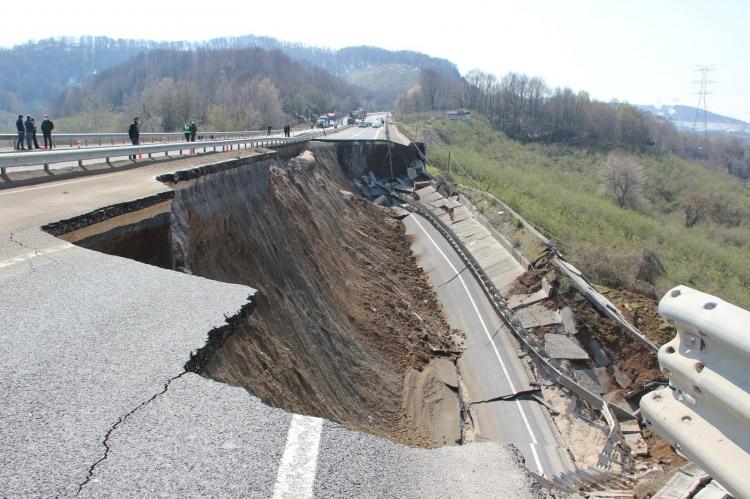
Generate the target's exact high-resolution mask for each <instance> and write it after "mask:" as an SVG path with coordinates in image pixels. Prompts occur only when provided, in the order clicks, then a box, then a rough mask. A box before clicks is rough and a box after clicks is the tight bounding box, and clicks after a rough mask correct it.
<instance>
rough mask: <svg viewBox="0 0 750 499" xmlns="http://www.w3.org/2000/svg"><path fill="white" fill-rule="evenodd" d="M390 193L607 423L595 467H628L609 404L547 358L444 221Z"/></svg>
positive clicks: (544, 364) (550, 369) (548, 367)
mask: <svg viewBox="0 0 750 499" xmlns="http://www.w3.org/2000/svg"><path fill="white" fill-rule="evenodd" d="M391 195H392V196H394V197H396V198H398V199H400V200H401V201H403V202H404V203H406V204H407V205H408V206H410V207H411V208H412V209H413V210H414V211H416V212H417V213H419V214H420V215H422V216H423V217H425V218H426V219H427V220H428V221H429V222H430V223H431V224H432V225H433V226H434V227H435V228H436V229H437V230H438V231H439V232H440V233H441V234H442V235H443V237H444V238H445V239H446V241H448V243H449V244H450V245H451V246H452V247H453V249H454V250H455V251H456V253H457V254H458V256H459V257H460V258H461V259H462V260H463V261H464V263H465V264H466V267H467V268H468V269H469V271H470V272H471V273H472V274H473V275H474V277H475V278H476V279H477V281H478V283H479V285H480V287H481V288H482V290H483V291H484V294H485V296H487V298H488V299H489V302H490V304H491V305H492V308H493V309H494V310H495V313H496V314H497V315H498V316H499V317H500V319H501V320H502V321H503V322H504V323H505V325H506V326H508V329H509V330H510V331H511V333H512V334H513V336H514V337H515V338H516V339H517V340H518V341H519V342H520V343H521V346H522V348H523V349H524V350H525V351H527V352H528V353H529V354H531V355H532V357H533V358H534V359H535V361H536V364H537V365H538V366H539V367H540V368H542V369H544V370H545V371H546V372H547V373H548V374H549V375H550V376H551V377H552V379H554V380H555V381H556V382H557V383H559V384H560V385H561V386H564V387H565V388H567V389H568V390H570V391H571V392H573V393H574V394H575V395H576V396H577V397H579V398H580V399H581V400H584V401H586V402H588V403H589V404H591V405H592V406H593V407H595V408H596V409H597V410H599V411H600V412H601V414H602V416H603V417H604V420H605V421H606V422H607V426H608V428H609V433H608V434H607V439H606V441H605V444H604V448H603V449H602V452H601V453H600V454H599V460H598V463H597V466H599V467H600V468H610V467H611V464H612V463H613V462H616V463H618V464H620V465H621V466H623V468H628V467H630V466H631V464H632V462H631V461H632V460H631V458H630V449H629V448H628V445H627V444H626V443H625V439H624V437H623V434H622V431H621V429H620V422H619V421H618V420H617V418H616V417H615V416H614V414H612V409H611V408H610V404H609V403H608V402H607V401H605V400H604V399H603V398H602V397H600V396H599V395H597V394H595V393H593V392H591V391H590V390H588V389H586V388H585V387H583V386H581V385H580V384H579V383H577V382H576V381H575V380H574V379H573V378H571V377H570V376H568V375H567V374H565V373H564V372H563V370H562V367H561V366H560V365H559V362H557V361H555V360H554V359H551V358H549V356H548V355H547V354H546V352H545V351H544V348H543V347H542V345H541V344H539V341H538V340H537V339H536V338H535V337H534V336H533V335H532V334H529V332H528V331H527V330H526V328H524V327H523V325H522V324H521V322H520V321H519V320H518V319H516V318H515V317H514V316H513V312H512V311H511V310H510V308H508V306H507V304H506V302H505V299H504V298H503V297H502V294H501V293H500V291H499V290H498V289H497V288H496V287H495V284H494V283H493V282H492V280H491V279H490V277H489V276H488V275H487V273H486V272H485V271H484V270H483V269H482V266H481V265H479V262H477V261H476V259H475V258H474V256H473V255H472V254H471V252H470V251H469V249H468V248H466V246H465V245H464V244H463V242H461V240H460V239H459V237H458V236H457V235H456V234H455V233H454V232H453V230H452V229H451V228H450V227H448V226H447V224H445V222H443V221H442V220H440V218H439V217H436V216H435V215H434V214H433V213H432V212H430V210H429V209H428V208H427V207H426V206H424V205H423V204H422V203H420V202H419V201H414V200H412V199H410V198H408V197H407V196H404V195H402V194H400V193H396V192H393V193H392V194H391ZM618 451H619V452H620V455H621V456H622V459H621V460H619V461H618V460H617V459H615V457H614V454H615V453H616V452H618Z"/></svg>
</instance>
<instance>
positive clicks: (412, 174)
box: [406, 166, 417, 180]
mask: <svg viewBox="0 0 750 499" xmlns="http://www.w3.org/2000/svg"><path fill="white" fill-rule="evenodd" d="M406 174H407V175H408V176H409V178H410V179H412V180H414V179H415V178H417V169H416V168H412V167H411V166H409V167H407V168H406Z"/></svg>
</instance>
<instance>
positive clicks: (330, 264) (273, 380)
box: [174, 145, 461, 445]
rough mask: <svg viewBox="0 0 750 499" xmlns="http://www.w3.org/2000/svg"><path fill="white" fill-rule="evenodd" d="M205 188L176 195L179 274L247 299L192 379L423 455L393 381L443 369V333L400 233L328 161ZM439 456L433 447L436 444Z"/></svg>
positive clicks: (260, 170) (318, 157)
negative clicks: (242, 287) (218, 283)
mask: <svg viewBox="0 0 750 499" xmlns="http://www.w3.org/2000/svg"><path fill="white" fill-rule="evenodd" d="M314 152H315V157H314V158H313V159H312V160H311V159H310V158H311V157H312V156H310V155H306V156H305V158H306V159H297V160H292V161H291V162H290V163H289V164H284V165H282V164H279V163H273V164H267V165H258V166H257V167H256V168H254V170H253V171H246V170H241V169H238V170H237V171H234V172H231V173H224V174H219V175H211V176H208V177H206V179H205V181H199V182H198V183H196V184H195V185H192V186H190V187H188V188H186V189H185V190H183V191H179V192H178V193H177V194H176V196H175V206H174V212H175V215H176V218H177V219H178V224H177V225H178V229H179V230H178V232H181V233H184V234H185V235H184V240H185V241H186V242H185V243H184V244H183V246H184V248H183V251H184V253H185V256H184V260H185V264H186V266H187V267H188V268H189V269H190V270H191V271H192V272H194V273H196V274H198V275H202V276H205V277H209V278H212V279H217V280H222V281H228V282H235V283H242V284H247V285H249V286H252V287H254V288H256V289H258V295H257V298H256V301H257V303H256V306H255V309H254V311H253V313H252V314H250V315H249V316H248V317H247V318H246V319H245V320H244V321H243V322H242V324H240V325H239V326H238V327H237V328H236V330H235V331H234V332H233V334H231V335H230V336H229V337H227V338H226V339H225V340H224V342H223V344H221V345H219V346H218V348H217V349H216V351H215V352H213V355H212V356H211V357H210V360H209V361H208V363H207V364H206V365H205V366H204V367H203V369H202V374H204V375H206V376H209V377H211V378H214V379H217V380H220V381H223V382H227V383H230V384H235V385H240V386H244V387H246V388H247V389H248V390H250V391H251V392H252V393H254V394H256V395H258V396H259V397H260V398H261V399H263V400H264V401H265V402H267V403H269V404H271V405H275V406H279V407H283V408H285V409H289V410H292V411H294V412H299V413H303V414H311V415H317V416H322V417H326V418H329V419H332V420H335V421H338V422H341V423H343V424H346V425H347V426H350V427H352V428H355V429H358V430H364V431H369V432H373V433H376V434H379V435H382V436H385V437H388V438H391V439H394V440H397V441H399V442H402V443H407V444H411V445H435V444H437V443H439V442H435V441H434V440H433V439H431V438H430V437H429V432H428V431H427V429H426V428H424V425H423V424H422V423H421V422H415V421H413V420H412V419H410V418H409V417H408V416H407V415H406V412H405V410H404V408H403V407H404V404H403V400H402V398H403V396H404V393H407V392H408V393H413V391H411V392H410V391H409V390H406V391H404V390H403V388H404V387H403V380H404V375H405V374H406V373H407V371H409V370H417V371H419V370H421V369H423V368H424V367H425V365H427V363H428V362H429V361H430V360H431V359H433V358H435V357H436V356H447V357H448V358H449V359H450V358H451V356H452V355H454V354H452V353H451V352H456V351H458V350H459V349H460V345H459V343H460V340H461V335H460V333H458V332H456V331H452V330H451V329H450V328H449V326H448V324H447V322H446V321H445V319H444V317H443V315H442V312H441V307H440V305H439V303H438V301H437V298H436V296H435V294H434V292H433V290H432V288H431V287H430V285H429V282H428V281H427V279H426V277H425V275H424V274H423V272H422V270H421V269H420V268H419V267H418V266H417V264H416V261H415V258H414V257H413V256H412V254H411V252H410V249H409V247H410V244H409V240H408V238H407V236H406V235H405V233H404V227H403V225H402V224H401V223H400V222H399V221H396V220H393V219H392V218H389V216H388V215H387V212H386V211H385V210H383V209H382V208H379V207H376V206H374V205H372V204H371V203H370V202H369V201H366V200H364V199H361V198H359V197H358V196H356V195H351V194H350V193H345V192H342V191H344V190H348V189H349V186H348V185H347V184H348V181H347V180H348V179H345V178H342V175H341V171H340V169H339V166H338V163H337V159H336V153H335V150H333V149H332V148H331V147H328V146H323V145H319V146H317V148H315V149H314ZM440 443H442V442H440Z"/></svg>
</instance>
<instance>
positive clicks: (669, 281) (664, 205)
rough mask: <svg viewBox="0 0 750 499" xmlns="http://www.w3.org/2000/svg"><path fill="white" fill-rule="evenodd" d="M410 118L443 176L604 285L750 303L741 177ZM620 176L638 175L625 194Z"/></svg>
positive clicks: (670, 159) (669, 158) (674, 160)
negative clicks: (505, 207) (486, 195)
mask: <svg viewBox="0 0 750 499" xmlns="http://www.w3.org/2000/svg"><path fill="white" fill-rule="evenodd" d="M405 118H406V120H407V121H406V123H405V126H404V125H401V126H403V127H404V128H405V129H406V130H407V132H410V133H411V134H412V135H414V134H415V133H416V131H417V127H418V129H419V136H418V139H420V140H423V141H425V142H426V143H427V150H428V152H429V156H430V158H431V160H432V161H433V162H434V163H435V164H436V165H438V166H439V167H440V168H441V169H442V173H443V174H445V175H450V176H451V177H452V178H453V179H454V180H455V181H457V182H459V183H461V184H465V185H468V186H471V187H475V188H479V189H481V190H483V191H487V192H490V193H491V194H493V195H495V196H497V197H498V198H500V199H502V200H503V201H505V202H506V203H508V204H509V205H510V206H511V208H513V209H514V210H516V211H517V212H519V213H520V214H521V215H522V216H523V217H525V218H526V219H527V220H528V221H529V222H531V223H533V224H534V225H536V226H537V227H539V228H540V229H542V230H543V231H544V232H545V233H546V234H548V235H549V236H550V237H551V239H552V240H553V241H554V243H555V244H556V245H558V247H559V248H560V249H561V251H563V253H565V254H566V255H567V257H568V258H570V259H571V260H572V261H573V262H574V263H575V264H576V265H577V266H579V267H580V268H581V269H582V270H583V271H584V272H585V273H586V274H587V275H588V276H589V277H590V278H592V279H594V280H595V282H596V283H598V284H604V285H606V286H610V287H615V288H619V289H626V290H631V291H636V292H640V293H646V294H650V295H652V296H661V294H662V293H664V292H666V290H668V289H669V288H670V287H671V286H674V285H676V284H687V285H690V286H692V287H695V288H698V289H700V290H702V291H705V292H707V293H712V294H716V295H718V296H720V297H722V298H724V299H727V300H729V301H732V302H734V303H736V304H738V305H740V306H743V307H750V266H749V265H748V263H747V255H748V252H750V185H748V184H747V183H745V182H743V181H741V180H740V179H737V178H735V177H733V176H731V175H728V174H726V173H720V172H712V171H708V170H706V169H705V168H703V167H702V166H701V165H698V164H695V163H692V162H689V161H685V160H683V159H680V158H678V157H677V156H675V155H674V154H672V153H669V152H660V153H650V152H636V151H629V152H627V151H623V150H615V151H606V150H604V149H602V148H591V147H581V146H574V145H562V144H552V143H543V142H526V143H524V142H521V141H517V140H512V139H509V138H508V137H507V136H506V135H505V134H504V133H503V132H501V131H498V130H495V129H494V127H493V126H491V124H490V123H489V121H487V120H486V119H483V118H480V117H476V116H475V117H474V118H473V119H472V120H471V122H470V123H468V124H466V123H460V122H449V121H446V120H443V119H440V117H439V115H435V114H434V113H433V114H423V115H421V116H416V115H409V116H406V117H405ZM449 153H450V155H451V159H450V161H449V160H448V154H449ZM449 164H450V165H451V166H450V170H449V169H448V165H449ZM613 172H615V173H617V174H618V176H617V177H616V178H615V180H618V181H622V180H623V179H625V178H626V179H628V182H629V183H628V186H629V189H630V190H629V192H628V195H627V196H624V197H622V196H621V194H622V191H620V190H619V189H618V185H616V184H613V183H612V180H613V178H612V173H613ZM619 185H620V186H621V185H622V184H619ZM496 214H497V212H496V211H495V212H494V213H491V214H490V215H493V216H494V215H496ZM516 228H517V229H520V228H521V227H516ZM528 256H529V257H533V256H535V255H531V254H529V255H528ZM662 266H663V268H661V267H662Z"/></svg>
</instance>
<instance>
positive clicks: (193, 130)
mask: <svg viewBox="0 0 750 499" xmlns="http://www.w3.org/2000/svg"><path fill="white" fill-rule="evenodd" d="M197 134H198V125H196V124H195V121H193V122H192V123H190V142H195V136H196V135H197Z"/></svg>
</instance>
